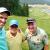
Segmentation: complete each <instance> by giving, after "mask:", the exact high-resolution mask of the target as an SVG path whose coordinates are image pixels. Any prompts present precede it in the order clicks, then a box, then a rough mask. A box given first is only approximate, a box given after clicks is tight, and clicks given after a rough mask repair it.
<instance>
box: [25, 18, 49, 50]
mask: <svg viewBox="0 0 50 50" xmlns="http://www.w3.org/2000/svg"><path fill="white" fill-rule="evenodd" d="M25 33H26V35H25V37H26V39H27V41H28V45H29V50H48V36H47V34H46V32H45V31H44V30H43V29H41V28H38V27H37V24H36V20H35V19H33V18H28V19H27V29H26V32H25Z"/></svg>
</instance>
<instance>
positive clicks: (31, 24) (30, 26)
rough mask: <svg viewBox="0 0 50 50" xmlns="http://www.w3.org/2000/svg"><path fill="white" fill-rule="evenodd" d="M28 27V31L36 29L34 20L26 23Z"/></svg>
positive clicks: (32, 31)
mask: <svg viewBox="0 0 50 50" xmlns="http://www.w3.org/2000/svg"><path fill="white" fill-rule="evenodd" d="M28 29H29V31H30V32H31V33H34V32H36V29H37V25H36V22H30V23H28Z"/></svg>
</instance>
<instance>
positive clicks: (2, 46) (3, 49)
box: [0, 7, 10, 50]
mask: <svg viewBox="0 0 50 50" xmlns="http://www.w3.org/2000/svg"><path fill="white" fill-rule="evenodd" d="M8 16H10V12H9V11H8V10H7V9H6V8H5V7H0V50H8V48H7V42H6V36H5V29H4V25H5V23H6V20H7V18H8Z"/></svg>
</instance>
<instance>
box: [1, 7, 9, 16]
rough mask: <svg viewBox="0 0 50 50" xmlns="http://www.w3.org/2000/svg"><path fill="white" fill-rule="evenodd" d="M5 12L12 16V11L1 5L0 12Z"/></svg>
mask: <svg viewBox="0 0 50 50" xmlns="http://www.w3.org/2000/svg"><path fill="white" fill-rule="evenodd" d="M2 12H5V13H7V15H8V16H10V12H9V11H8V10H7V8H5V7H0V13H2Z"/></svg>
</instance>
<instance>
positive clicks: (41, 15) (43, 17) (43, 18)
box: [5, 7, 50, 50]
mask: <svg viewBox="0 0 50 50" xmlns="http://www.w3.org/2000/svg"><path fill="white" fill-rule="evenodd" d="M31 10H32V11H29V16H30V17H32V18H35V19H36V21H37V25H38V26H39V27H41V28H43V29H44V30H45V31H46V33H47V34H48V38H49V42H50V28H49V27H50V16H49V15H48V14H47V13H45V12H42V8H38V7H35V8H31ZM27 18H28V17H21V16H10V17H9V18H8V20H7V23H6V25H5V27H6V30H7V29H8V28H9V21H10V20H11V19H16V20H18V21H19V27H20V28H21V29H22V31H23V32H24V31H25V29H26V19H27ZM49 42H48V43H49ZM22 47H23V50H28V45H27V42H24V43H23V44H22ZM49 50H50V43H49Z"/></svg>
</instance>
